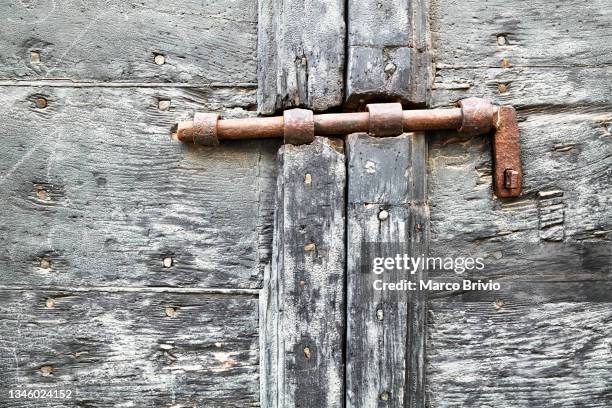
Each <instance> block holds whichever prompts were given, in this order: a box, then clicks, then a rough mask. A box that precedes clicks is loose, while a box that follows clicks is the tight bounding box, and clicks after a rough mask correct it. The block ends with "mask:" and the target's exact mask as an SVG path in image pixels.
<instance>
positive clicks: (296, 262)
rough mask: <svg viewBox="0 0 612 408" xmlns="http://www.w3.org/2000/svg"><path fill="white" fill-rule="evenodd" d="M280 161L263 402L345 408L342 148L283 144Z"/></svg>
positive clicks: (265, 310)
mask: <svg viewBox="0 0 612 408" xmlns="http://www.w3.org/2000/svg"><path fill="white" fill-rule="evenodd" d="M278 161H279V164H278V166H279V167H278V174H279V176H278V184H277V195H276V214H275V229H274V253H273V260H272V267H271V269H269V270H267V274H266V279H265V281H264V289H263V290H262V295H261V298H260V309H261V337H260V339H261V341H260V347H261V352H262V356H261V366H262V368H261V370H262V371H261V373H262V374H261V390H262V391H261V392H262V394H261V404H262V406H264V407H279V408H280V407H343V406H344V332H345V319H346V315H345V269H344V268H345V256H346V252H345V251H346V249H345V195H344V194H345V193H344V191H345V181H346V167H345V159H344V153H343V148H342V142H341V141H333V140H330V139H325V138H319V137H317V138H316V140H315V141H314V142H313V143H312V144H310V145H303V146H292V145H285V146H283V147H282V148H281V150H280V151H279V157H278Z"/></svg>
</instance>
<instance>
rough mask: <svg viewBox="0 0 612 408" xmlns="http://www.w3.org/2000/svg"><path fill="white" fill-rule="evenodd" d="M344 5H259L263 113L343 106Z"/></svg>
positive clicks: (335, 0)
mask: <svg viewBox="0 0 612 408" xmlns="http://www.w3.org/2000/svg"><path fill="white" fill-rule="evenodd" d="M344 13H345V2H344V1H342V0H309V1H301V0H297V1H296V0H261V1H259V40H258V61H259V71H258V93H257V100H258V109H259V112H261V113H264V114H270V113H274V112H275V111H277V110H280V109H284V108H291V107H297V106H300V107H306V108H309V109H314V110H316V111H322V110H326V109H329V108H331V107H335V106H340V105H342V102H343V100H342V97H343V88H344V63H345V62H344V61H345V36H346V34H345V23H344Z"/></svg>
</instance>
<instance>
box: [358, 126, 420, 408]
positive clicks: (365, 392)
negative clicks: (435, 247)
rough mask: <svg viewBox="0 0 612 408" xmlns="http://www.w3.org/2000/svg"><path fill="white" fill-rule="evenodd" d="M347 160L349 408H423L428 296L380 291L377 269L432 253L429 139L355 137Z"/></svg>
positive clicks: (387, 277) (394, 276)
mask: <svg viewBox="0 0 612 408" xmlns="http://www.w3.org/2000/svg"><path fill="white" fill-rule="evenodd" d="M347 154H348V178H349V181H348V214H347V217H348V223H347V228H348V230H347V235H348V245H349V247H348V248H347V253H348V259H347V337H346V341H347V346H346V347H347V397H346V398H347V399H346V403H347V406H349V407H378V406H381V405H383V404H384V406H388V407H424V406H425V389H424V386H425V385H424V382H425V378H424V365H425V319H426V300H425V293H424V292H423V291H415V292H408V291H376V290H374V289H373V283H374V279H376V277H375V276H376V275H374V274H373V273H372V266H373V258H374V257H376V256H378V257H380V256H392V257H394V256H395V255H396V254H404V253H406V254H409V256H414V257H418V256H421V254H424V253H427V245H428V236H429V232H428V228H429V226H428V225H429V210H428V208H427V201H426V200H427V197H426V191H427V184H426V157H427V143H426V140H425V135H424V134H422V133H417V134H406V135H402V136H398V137H393V138H384V139H381V138H374V137H370V136H367V135H365V134H353V135H350V136H349V137H348V140H347ZM383 211H384V213H383ZM383 214H384V215H383ZM374 243H376V244H374ZM378 278H379V279H381V280H382V281H384V282H397V281H399V280H400V279H407V280H411V281H415V282H418V281H419V280H420V279H426V273H425V271H423V270H422V269H420V270H418V271H417V272H416V273H415V274H414V275H410V274H408V273H406V274H402V273H398V272H397V271H395V272H393V273H391V272H387V273H385V274H383V275H378Z"/></svg>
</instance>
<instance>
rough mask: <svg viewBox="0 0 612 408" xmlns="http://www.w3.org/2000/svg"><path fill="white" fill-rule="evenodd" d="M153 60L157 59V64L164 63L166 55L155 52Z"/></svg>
mask: <svg viewBox="0 0 612 408" xmlns="http://www.w3.org/2000/svg"><path fill="white" fill-rule="evenodd" d="M153 61H155V63H156V64H157V65H164V64H165V63H166V57H165V56H164V55H163V54H155V57H154V58H153Z"/></svg>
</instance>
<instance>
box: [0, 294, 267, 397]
mask: <svg viewBox="0 0 612 408" xmlns="http://www.w3.org/2000/svg"><path fill="white" fill-rule="evenodd" d="M0 313H1V314H2V319H1V320H0V333H1V334H0V367H2V370H1V371H0V381H1V383H2V384H3V386H2V392H1V393H0V405H1V406H3V407H11V408H21V407H24V408H25V407H31V406H37V407H51V406H52V407H56V408H60V407H76V406H79V407H85V406H87V407H135V406H137V407H150V408H157V407H169V406H173V407H193V406H215V407H256V406H259V387H258V383H257V378H258V370H259V367H258V344H257V341H258V321H257V320H258V319H257V298H256V296H233V295H201V294H198V295H194V294H172V293H150V292H140V293H109V292H107V293H101V292H82V293H74V292H56V291H49V290H42V289H41V290H28V291H20V290H10V291H7V290H0ZM9 389H25V390H30V389H56V390H61V389H64V390H72V399H70V400H35V401H33V400H24V399H9V394H8V391H9Z"/></svg>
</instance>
